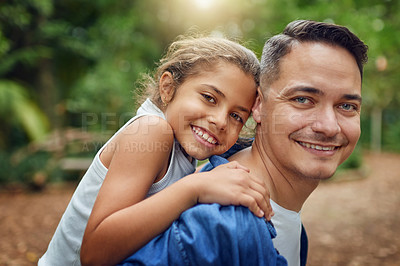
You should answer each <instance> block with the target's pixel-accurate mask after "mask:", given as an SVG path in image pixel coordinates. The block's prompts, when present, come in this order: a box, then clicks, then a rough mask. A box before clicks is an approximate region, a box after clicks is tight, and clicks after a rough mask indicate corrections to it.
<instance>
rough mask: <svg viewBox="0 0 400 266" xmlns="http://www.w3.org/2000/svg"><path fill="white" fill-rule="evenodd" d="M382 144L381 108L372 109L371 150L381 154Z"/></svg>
mask: <svg viewBox="0 0 400 266" xmlns="http://www.w3.org/2000/svg"><path fill="white" fill-rule="evenodd" d="M381 142H382V108H380V107H374V108H373V109H372V114H371V149H372V150H373V151H374V152H378V153H379V152H381V148H382V147H381Z"/></svg>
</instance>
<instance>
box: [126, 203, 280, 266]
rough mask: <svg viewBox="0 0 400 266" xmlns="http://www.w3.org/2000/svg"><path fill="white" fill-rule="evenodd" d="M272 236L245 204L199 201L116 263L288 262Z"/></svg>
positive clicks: (245, 263) (268, 227)
mask: <svg viewBox="0 0 400 266" xmlns="http://www.w3.org/2000/svg"><path fill="white" fill-rule="evenodd" d="M275 236H276V231H275V229H274V227H273V226H272V225H271V224H270V223H267V222H265V221H264V219H262V218H258V217H256V216H254V215H253V214H252V213H251V212H250V211H249V209H248V208H245V207H242V206H221V205H219V204H199V205H197V206H195V207H193V208H191V209H189V210H187V211H185V212H184V213H182V215H181V216H180V218H179V219H178V220H176V221H175V222H174V223H173V224H172V226H171V227H169V228H168V229H167V230H166V231H165V232H164V233H162V234H161V235H158V236H157V237H156V238H154V239H153V240H151V241H150V242H149V243H148V244H147V245H146V246H144V247H143V248H142V249H140V250H139V251H137V252H136V253H135V254H133V255H132V256H130V257H129V258H127V259H126V260H125V261H123V262H122V263H121V264H119V265H174V266H175V265H201V266H203V265H221V266H225V265H246V266H247V265H282V266H283V265H287V262H286V259H285V258H284V257H282V256H281V255H279V254H278V252H277V251H276V250H275V248H274V246H273V244H272V238H273V237H275Z"/></svg>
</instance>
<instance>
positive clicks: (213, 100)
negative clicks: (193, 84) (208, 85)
mask: <svg viewBox="0 0 400 266" xmlns="http://www.w3.org/2000/svg"><path fill="white" fill-rule="evenodd" d="M201 96H203V98H204V99H205V100H206V101H207V102H210V103H215V99H214V97H212V96H210V95H208V94H202V95H201Z"/></svg>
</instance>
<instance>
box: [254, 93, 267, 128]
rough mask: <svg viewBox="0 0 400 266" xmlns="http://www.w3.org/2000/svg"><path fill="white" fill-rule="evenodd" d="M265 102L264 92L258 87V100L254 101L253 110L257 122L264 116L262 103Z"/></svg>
mask: <svg viewBox="0 0 400 266" xmlns="http://www.w3.org/2000/svg"><path fill="white" fill-rule="evenodd" d="M263 102H264V96H263V93H262V91H261V89H260V87H258V89H257V98H256V101H255V102H254V105H253V108H252V112H253V119H254V121H256V123H257V124H259V123H261V116H262V104H263Z"/></svg>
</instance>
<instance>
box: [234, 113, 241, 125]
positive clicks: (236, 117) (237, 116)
mask: <svg viewBox="0 0 400 266" xmlns="http://www.w3.org/2000/svg"><path fill="white" fill-rule="evenodd" d="M231 117H232V118H233V119H235V120H236V121H238V122H240V123H243V118H242V117H241V116H240V115H238V114H236V113H232V114H231Z"/></svg>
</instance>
